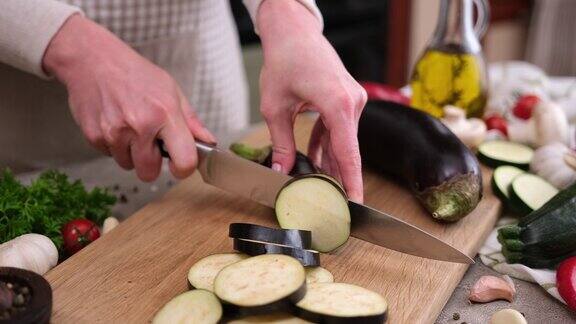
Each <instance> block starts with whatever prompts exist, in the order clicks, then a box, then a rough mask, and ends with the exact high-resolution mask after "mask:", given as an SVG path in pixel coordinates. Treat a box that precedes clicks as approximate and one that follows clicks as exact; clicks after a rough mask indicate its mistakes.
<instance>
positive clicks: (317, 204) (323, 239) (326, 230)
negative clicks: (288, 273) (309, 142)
mask: <svg viewBox="0 0 576 324" xmlns="http://www.w3.org/2000/svg"><path fill="white" fill-rule="evenodd" d="M275 210H276V218H277V219H278V223H279V224H280V227H282V228H284V229H300V230H307V231H310V232H312V249H314V250H317V251H320V252H330V251H332V250H335V249H336V248H338V247H339V246H341V245H343V244H344V243H346V241H347V240H348V237H349V236H350V210H349V209H348V199H347V197H346V194H345V193H344V191H343V190H342V187H341V186H340V185H339V184H338V182H337V181H336V180H333V179H332V178H330V177H328V176H326V175H316V174H309V175H304V176H300V177H296V178H293V179H292V180H290V181H288V182H287V183H286V185H285V186H284V188H282V190H280V192H279V193H278V197H277V198H276V205H275Z"/></svg>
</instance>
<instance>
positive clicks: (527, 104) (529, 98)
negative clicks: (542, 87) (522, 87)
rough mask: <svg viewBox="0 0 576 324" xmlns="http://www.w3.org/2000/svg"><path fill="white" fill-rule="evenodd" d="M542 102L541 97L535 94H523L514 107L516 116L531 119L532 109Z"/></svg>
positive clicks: (513, 111) (513, 110)
mask: <svg viewBox="0 0 576 324" xmlns="http://www.w3.org/2000/svg"><path fill="white" fill-rule="evenodd" d="M539 102H540V98H539V97H538V96H535V95H523V96H521V97H520V98H519V99H518V101H516V106H514V109H512V113H514V116H516V117H518V118H520V119H524V120H526V119H530V117H532V111H533V110H534V106H536V104H538V103H539Z"/></svg>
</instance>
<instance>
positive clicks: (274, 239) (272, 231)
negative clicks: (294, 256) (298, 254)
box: [228, 223, 312, 249]
mask: <svg viewBox="0 0 576 324" xmlns="http://www.w3.org/2000/svg"><path fill="white" fill-rule="evenodd" d="M228 236H229V237H231V238H236V239H244V240H252V241H260V242H265V243H274V244H282V245H287V246H291V247H294V248H300V249H310V248H311V247H312V235H311V233H310V231H303V230H295V229H287V230H286V229H278V228H270V227H266V226H261V225H255V224H247V223H232V224H230V227H229V232H228Z"/></svg>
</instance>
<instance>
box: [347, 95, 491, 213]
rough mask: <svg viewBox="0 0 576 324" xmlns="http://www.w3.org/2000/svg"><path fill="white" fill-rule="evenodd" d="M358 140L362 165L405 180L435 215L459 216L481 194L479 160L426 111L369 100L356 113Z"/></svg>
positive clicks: (468, 208) (473, 205)
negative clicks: (357, 114) (357, 113)
mask: <svg viewBox="0 0 576 324" xmlns="http://www.w3.org/2000/svg"><path fill="white" fill-rule="evenodd" d="M358 141H359V144H360V155H361V156H362V161H363V164H364V166H366V167H368V168H370V169H372V170H374V171H377V172H379V173H382V174H385V175H389V176H392V177H393V178H396V179H397V180H399V181H400V182H402V183H404V184H405V185H408V186H409V188H410V189H411V190H412V192H413V193H414V195H415V196H416V197H417V198H418V200H419V201H420V202H421V203H422V205H423V206H424V207H425V208H426V210H428V212H430V213H431V214H432V216H433V217H434V218H435V219H438V220H440V221H446V222H453V221H457V220H459V219H461V218H462V217H464V216H466V215H468V214H469V213H470V212H471V211H472V210H474V208H476V206H477V205H478V203H479V202H480V199H481V198H482V173H481V170H480V165H479V163H478V160H476V157H475V156H474V154H473V153H472V152H471V151H470V150H469V149H468V148H467V147H466V146H465V145H464V144H463V143H462V142H461V141H460V140H459V139H458V138H457V137H456V135H454V134H453V133H452V132H451V131H450V130H449V129H448V128H447V127H446V126H444V124H442V122H440V120H438V119H436V118H434V117H433V116H431V115H429V114H427V113H425V112H422V111H419V110H416V109H413V108H411V107H409V106H405V105H402V104H398V103H393V102H388V101H369V102H368V103H367V104H366V107H365V108H364V112H363V113H362V116H361V117H360V123H359V126H358Z"/></svg>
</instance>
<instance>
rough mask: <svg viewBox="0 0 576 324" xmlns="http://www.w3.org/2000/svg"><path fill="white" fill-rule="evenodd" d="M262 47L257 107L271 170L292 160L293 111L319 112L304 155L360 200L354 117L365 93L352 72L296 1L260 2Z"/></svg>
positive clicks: (281, 168)
mask: <svg viewBox="0 0 576 324" xmlns="http://www.w3.org/2000/svg"><path fill="white" fill-rule="evenodd" d="M258 27H259V31H260V37H261V39H262V47H263V50H264V66H263V68H262V72H261V75H260V92H261V102H260V109H261V111H262V115H263V116H264V119H265V120H266V123H267V124H268V128H269V129H270V134H271V137H272V147H273V157H272V162H273V168H274V169H275V170H277V171H282V172H284V173H287V172H288V171H290V170H291V168H292V165H293V163H294V158H295V152H296V146H295V143H294V133H293V124H294V119H295V118H296V115H297V114H298V113H300V112H303V111H306V110H312V111H317V112H319V113H320V118H319V119H318V121H317V122H316V125H315V126H314V129H313V131H312V136H311V138H310V143H309V148H308V155H309V156H310V157H311V158H312V160H313V162H314V163H315V164H317V165H319V166H321V168H322V169H323V170H324V171H326V172H328V173H329V174H331V175H333V176H335V177H336V178H337V179H339V180H340V181H342V182H343V184H344V187H345V188H346V191H347V192H348V195H349V197H350V199H351V200H354V201H357V202H362V200H363V186H362V173H361V161H360V151H359V149H358V139H357V128H358V120H359V118H360V114H361V112H362V109H363V107H364V105H365V104H366V98H367V97H366V92H365V91H364V89H363V88H362V87H361V86H360V85H359V84H358V83H357V82H356V81H355V80H354V79H353V78H352V76H350V74H349V73H348V72H347V71H346V69H345V68H344V66H343V64H342V62H341V61H340V59H339V57H338V55H337V54H336V52H335V51H334V49H333V48H332V46H331V45H330V44H329V43H328V41H327V40H326V38H324V36H323V35H322V33H321V31H320V24H319V22H318V20H317V19H316V18H315V17H314V16H313V15H312V14H311V13H310V12H309V11H308V10H307V9H306V8H305V7H304V6H302V5H301V4H299V3H298V2H297V1H264V2H262V4H261V5H260V9H259V11H258Z"/></svg>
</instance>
